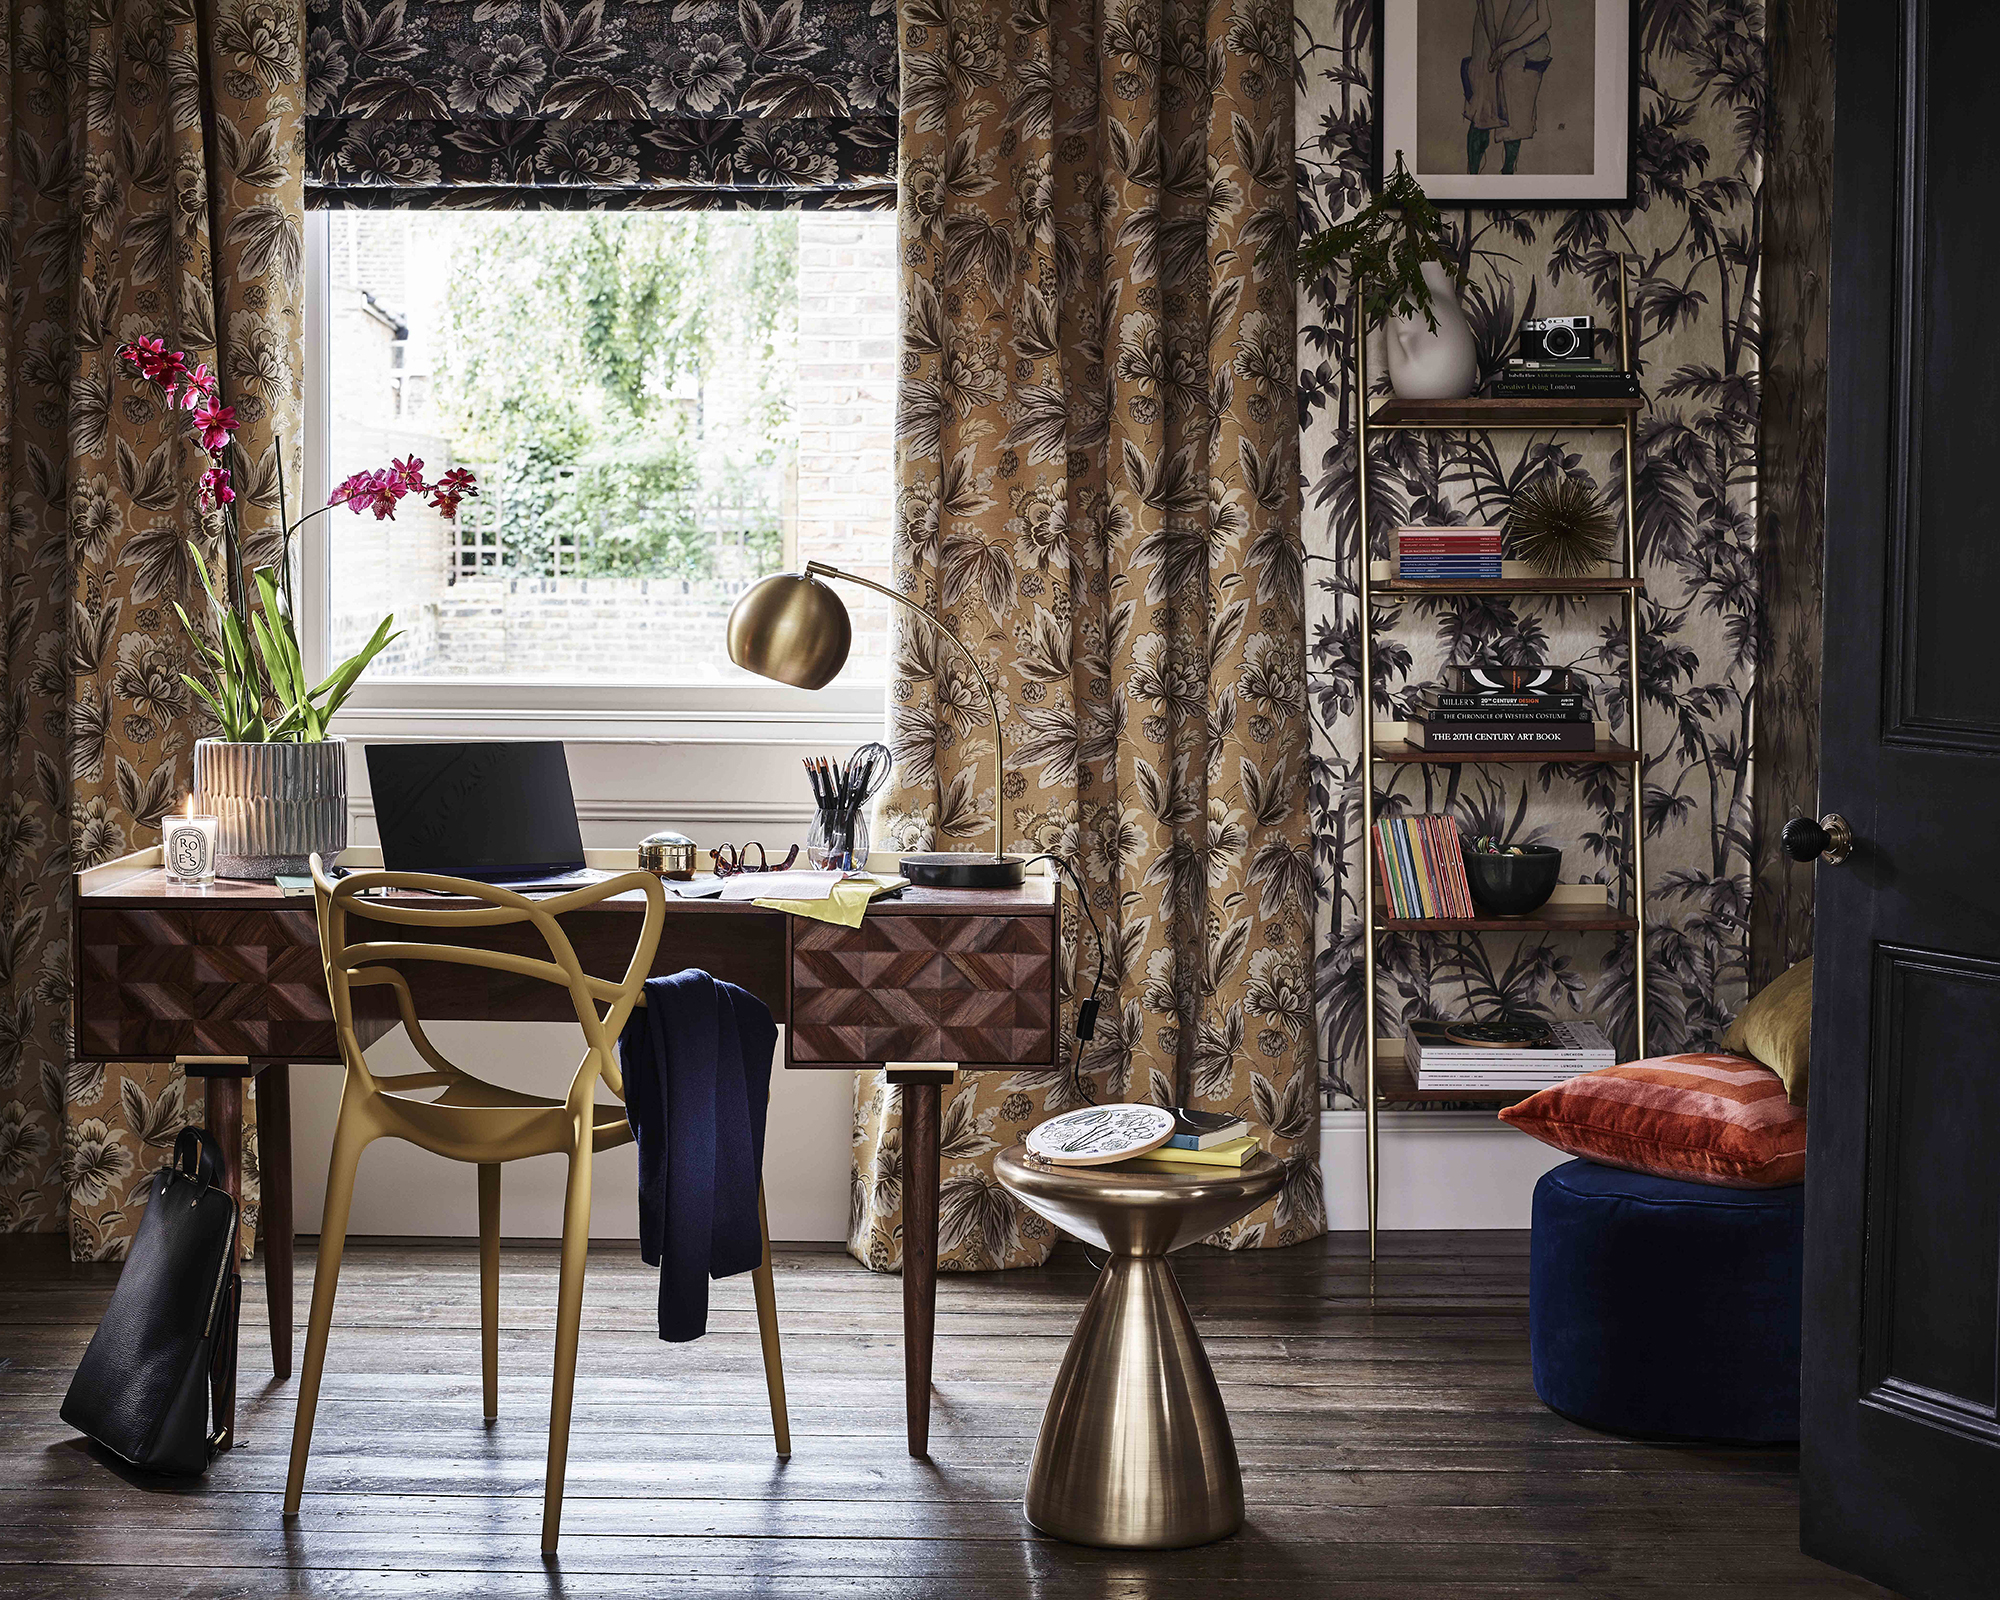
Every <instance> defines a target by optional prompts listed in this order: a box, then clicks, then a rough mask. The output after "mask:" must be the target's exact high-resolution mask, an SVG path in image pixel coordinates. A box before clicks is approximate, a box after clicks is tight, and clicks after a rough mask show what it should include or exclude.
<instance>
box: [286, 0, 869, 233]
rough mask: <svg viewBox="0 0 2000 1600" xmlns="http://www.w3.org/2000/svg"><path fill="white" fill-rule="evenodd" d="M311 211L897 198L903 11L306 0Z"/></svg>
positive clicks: (809, 3)
mask: <svg viewBox="0 0 2000 1600" xmlns="http://www.w3.org/2000/svg"><path fill="white" fill-rule="evenodd" d="M306 29H307V50H306V93H307V116H306V203H307V204H308V205H318V206H411V207H430V206H466V207H482V206H484V207H522V206H557V207H569V206H574V207H607V206H609V207H620V206H664V207H685V206H739V207H783V206H833V205H843V206H891V205H893V204H894V203H895V191H896V178H895V163H896V23H895V8H894V4H893V0H775V3H764V0H590V3H588V4H574V5H566V4H563V3H561V0H540V4H539V5H537V4H535V3H534V0H433V3H428V4H427V3H424V0H387V3H386V4H383V5H381V6H379V7H373V8H371V6H370V5H369V4H367V3H366V0H309V4H308V5H307V8H306Z"/></svg>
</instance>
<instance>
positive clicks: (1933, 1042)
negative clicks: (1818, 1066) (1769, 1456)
mask: <svg viewBox="0 0 2000 1600" xmlns="http://www.w3.org/2000/svg"><path fill="white" fill-rule="evenodd" d="M1873 1003H1874V1008H1875V1016H1876V1018H1877V1023H1878V1035H1879V1037H1878V1038H1877V1040H1876V1045H1875V1091H1876V1092H1875V1101H1876V1103H1875V1104H1874V1105H1873V1106H1872V1107H1871V1108H1870V1111H1869V1121H1870V1124H1871V1127H1872V1132H1873V1138H1872V1141H1871V1143H1872V1148H1871V1150H1870V1152H1869V1166H1870V1168H1871V1169H1873V1170H1872V1171H1871V1174H1870V1181H1869V1191H1870V1199H1871V1202H1872V1205H1871V1209H1872V1210H1873V1212H1874V1220H1873V1224H1872V1225H1871V1226H1870V1228H1869V1230H1868V1236H1869V1239H1870V1241H1871V1250H1870V1254H1869V1258H1868V1262H1867V1266H1866V1269H1865V1270H1866V1276H1865V1278H1864V1285H1865V1287H1864V1299H1863V1313H1864V1317H1865V1325H1866V1328H1867V1343H1866V1345H1865V1347H1864V1353H1863V1374H1864V1385H1865V1387H1866V1388H1867V1390H1868V1392H1869V1395H1870V1398H1871V1399H1875V1400H1877V1401H1878V1402H1879V1403H1882V1404H1887V1405H1891V1406H1897V1407H1901V1408H1902V1409H1908V1408H1909V1407H1908V1405H1907V1404H1906V1402H1910V1401H1915V1402H1918V1403H1919V1405H1920V1409H1921V1410H1922V1411H1923V1412H1924V1413H1925V1414H1927V1415H1928V1414H1931V1413H1933V1412H1937V1411H1943V1412H1946V1413H1948V1414H1950V1415H1951V1416H1953V1417H1954V1418H1955V1419H1958V1420H1962V1421H1966V1422H1971V1423H1975V1424H1979V1425H1987V1424H1990V1423H1991V1422H1992V1421H1993V1417H1994V1401H1995V1397H1996V1390H1995V1383H1996V1372H1995V1348H1994V1342H1993V1331H1994V1329H1995V1328H1996V1327H1997V1326H2000V1165H1996V1164H1995V1163H1994V1162H1993V1160H1992V1159H1991V1157H1992V1135H1991V1133H1990V1131H1989V1130H1991V1129H1992V1128H1994V1127H1996V1126H2000V1073H1991V1072H1982V1071H1973V1072H1970V1073H1965V1072H1961V1071H1957V1070H1942V1071H1941V1070H1938V1064H1940V1063H1951V1064H1954V1065H1956V1064H1960V1063H1968V1062H1977V1061H1978V1060H1979V1059H1980V1057H1981V1053H1982V1050H1983V1048H1984V1047H1985V1045H1986V1042H1987V1041H1991V1040H1994V1039H2000V968H1996V967H1995V966H1994V965H1993V964H1992V963H1990V962H1974V961H1966V960H1963V959H1960V958H1955V957H1950V956H1941V955H1938V954H1935V953H1933V952H1925V951H1912V950H1898V949H1890V948H1884V949H1881V950H1879V951H1878V952H1877V957H1876V982H1875V992H1874V996H1873ZM1878 1390H1880V1391H1882V1392H1881V1393H1879V1394H1878V1393H1877V1391H1878Z"/></svg>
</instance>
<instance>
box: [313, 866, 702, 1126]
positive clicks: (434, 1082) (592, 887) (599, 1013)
mask: <svg viewBox="0 0 2000 1600" xmlns="http://www.w3.org/2000/svg"><path fill="white" fill-rule="evenodd" d="M312 879H313V904H314V908H315V910H316V911H317V913H318V917H319V944H320V957H321V959H322V961H323V962H324V964H325V967H326V987H327V994H328V996H329V998H330V999H331V1000H332V1002H333V1020H334V1029H335V1032H336V1034H337V1036H338V1038H339V1040H340V1052H341V1056H342V1059H343V1060H344V1061H345V1062H346V1064H347V1070H348V1071H349V1073H350V1074H352V1075H354V1076H355V1077H357V1078H359V1079H360V1081H361V1083H362V1085H363V1086H364V1087H366V1088H367V1089H369V1090H371V1091H376V1090H387V1089H421V1088H426V1087H433V1086H440V1085H448V1084H450V1083H453V1082H456V1081H459V1080H461V1079H466V1078H470V1077H472V1074H470V1073H468V1072H466V1071H465V1069H464V1068H463V1067H460V1066H459V1065H458V1064H457V1063H455V1062H453V1061H451V1060H449V1059H448V1058H447V1057H445V1056H444V1055H443V1053H442V1052H440V1051H439V1050H438V1048H437V1047H436V1045H434V1044H433V1043H432V1042H431V1040H430V1038H429V1036H428V1035H427V1034H426V1033H425V1032H424V1029H423V1024H422V1022H421V1020H420V1019H419V1018H418V1016H417V1011H416V1003H415V999H414V997H413V996H412V994H411V992H410V985H409V981H408V979H407V978H406V977H405V976H404V974H403V971H402V970H401V969H402V968H404V967H406V966H410V965H414V964H417V963H422V962H434V961H441V962H446V963H449V964H452V965H456V966H466V967H482V968H485V969H486V970H488V971H491V972H505V973H511V974H512V975H514V976H515V977H521V978H534V979H539V980H541V981H542V982H545V983H551V984H555V985H557V986H558V987H561V988H564V989H567V990H568V991H569V996H570V1001H571V1004H572V1006H573V1007H574V1009H575V1012H576V1020H577V1025H578V1026H579V1027H580V1028H582V1030H583V1037H584V1046H585V1048H584V1056H583V1060H582V1061H580V1062H579V1063H578V1064H577V1069H576V1073H575V1075H574V1076H573V1077H572V1078H571V1080H570V1088H569V1093H568V1095H567V1096H566V1099H567V1102H568V1104H569V1107H570V1109H571V1110H572V1111H575V1110H578V1109H580V1108H582V1107H585V1106H587V1104H588V1103H589V1102H590V1100H591V1099H592V1097H593V1094H594V1090H595V1087H596V1083H597V1080H598V1079H599V1078H602V1079H603V1080H604V1081H605V1082H606V1083H607V1084H609V1085H610V1086H611V1090H612V1092H613V1093H614V1094H616V1095H618V1096H620V1097H621V1098H622V1097H623V1095H624V1093H625V1082H624V1079H623V1078H622V1077H621V1076H620V1074H619V1071H618V1055H617V1048H616V1047H617V1043H618V1035H619V1034H620V1033H621V1032H622V1031H623V1030H624V1027H625V1021H626V1018H628V1017H629V1016H631V1014H632V1008H633V1007H634V1006H635V1005H639V1004H642V1003H643V1001H644V991H645V984H646V979H647V977H648V976H649V975H650V974H651V972H652V970H653V956H654V953H655V952H656V951H657V950H658V949H659V944H660V929H661V927H662V925H663V924H664V922H665V920H666V910H667V896H666V891H665V890H664V889H663V888H662V887H661V886H660V880H659V879H658V878H656V877H654V876H653V874H652V873H650V872H626V873H620V874H619V875H618V876H616V877H613V878H606V879H605V880H603V881H602V882H601V883H593V884H587V885H585V886H584V887H583V888H581V889H572V890H570V891H569V892H568V893H567V894H559V895H550V896H548V897H546V898H542V899H531V898H530V897H529V896H527V895H524V894H516V893H515V892H514V891H513V890H511V889H503V888H499V887H496V886H495V885H493V884H487V883H476V882H474V881H473V880H471V879H469V878H446V877H439V876H437V875H435V874H433V873H425V872H380V871H375V872H353V873H349V874H348V875H347V876H346V877H344V878H341V879H340V880H339V881H338V882H335V881H334V880H332V879H330V878H328V877H327V875H326V872H325V870H324V868H323V867H322V866H321V863H320V859H319V857H318V856H314V857H313V858H312ZM385 889H387V890H415V891H419V892H422V893H428V894H433V895H446V896H449V897H451V898H453V899H455V900H458V901H460V902H461V904H458V905H430V904H425V903H424V902H423V901H421V900H418V899H416V898H415V897H414V896H409V897H406V896H402V895H397V896H392V897H386V898H385V897H381V896H380V895H379V894H378V891H381V890H385ZM633 892H637V893H640V894H642V895H644V896H645V901H646V905H645V912H644V915H643V917H635V918H634V920H635V921H636V922H638V924H639V926H638V932H637V938H636V939H635V941H634V944H633V949H632V957H631V960H630V961H628V962H627V963H626V966H625V973H624V976H623V977H620V978H616V979H613V978H600V977H596V976H593V975H592V974H590V973H588V972H585V971H584V970H583V963H582V961H581V960H580V959H579V958H578V956H577V953H576V947H575V945H574V944H573V943H572V942H571V940H570V938H569V935H568V934H567V933H566V932H564V930H563V926H562V919H563V918H564V917H565V916H567V915H569V914H570V913H571V912H575V911H583V910H586V909H588V908H589V907H591V906H595V905H597V904H599V903H600V902H602V901H605V900H609V899H611V898H612V897H613V896H614V895H621V894H629V893H633ZM364 896H366V897H368V898H365V899H364V898H363V897H364ZM463 902H470V903H469V904H468V903H463ZM350 921H362V922H367V923H376V924H383V925H386V926H387V927H388V928H390V929H408V930H410V931H411V934H412V935H413V936H410V937H404V938H374V937H368V938H363V939H359V940H355V939H353V938H351V937H350V930H349V923H350ZM510 925H526V926H529V927H532V928H533V929H534V930H535V931H536V932H537V933H539V934H540V935H541V940H542V945H543V946H544V948H546V950H547V951H548V957H547V959H546V960H544V959H541V958H540V957H538V956H535V955H530V954H524V953H520V952H517V951H510V950H499V949H490V948H484V947H482V946H479V945H474V944H452V943H449V942H446V937H447V936H449V935H451V934H453V933H456V932H470V931H471V930H473V929H479V928H498V927H507V926H510ZM419 930H421V932H422V934H423V935H425V936H423V937H418V936H414V935H416V934H417V933H418V931H419ZM356 931H361V930H356ZM377 984H380V985H386V986H387V987H388V988H390V989H392V990H393V991H394V992H395V995H396V1003H397V1007H398V1009H399V1011H400V1012H401V1015H402V1019H403V1026H404V1027H405V1028H406V1029H407V1030H408V1032H409V1036H410V1042H411V1043H412V1044H413V1045H414V1046H415V1047H416V1050H417V1053H418V1054H419V1055H420V1056H422V1057H423V1059H424V1060H425V1061H426V1062H427V1063H428V1064H429V1065H430V1067H431V1068H432V1070H431V1071H430V1072H422V1073H405V1074H402V1075H399V1076H397V1077H394V1078H378V1077H376V1076H375V1075H374V1074H373V1073H371V1072H370V1071H369V1070H368V1062H367V1060H366V1058H365V1056H364V1055H363V1052H362V1047H361V1042H360V1039H359V1037H358V1036H357V1035H356V1033H355V1031H354V998H353V991H354V990H355V989H358V988H364V987H368V986H370V985H377Z"/></svg>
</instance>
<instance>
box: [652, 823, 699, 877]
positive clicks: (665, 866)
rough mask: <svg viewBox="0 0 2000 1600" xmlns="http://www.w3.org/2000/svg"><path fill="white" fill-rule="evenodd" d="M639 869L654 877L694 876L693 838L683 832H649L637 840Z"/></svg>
mask: <svg viewBox="0 0 2000 1600" xmlns="http://www.w3.org/2000/svg"><path fill="white" fill-rule="evenodd" d="M639 869H640V871H642V872H650V873H652V874H653V875H654V876H655V877H660V878H679V879H687V878H692V877H693V876H694V840H692V839H690V838H689V837H688V836H687V835H686V834H684V833H671V832H669V833H649V834H647V835H646V837H645V838H643V839H641V840H640V841H639Z"/></svg>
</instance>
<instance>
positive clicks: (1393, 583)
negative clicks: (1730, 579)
mask: <svg viewBox="0 0 2000 1600" xmlns="http://www.w3.org/2000/svg"><path fill="white" fill-rule="evenodd" d="M1368 587H1369V589H1370V590H1371V591H1372V592H1374V593H1376V594H1441V595H1454V594H1628V593H1630V592H1631V591H1632V590H1634V589H1637V588H1638V587H1639V580H1638V579H1637V578H1485V579H1472V580H1470V581H1468V580H1466V579H1463V578H1376V579H1374V580H1373V581H1372V582H1371V583H1370V584H1369V586H1368Z"/></svg>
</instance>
